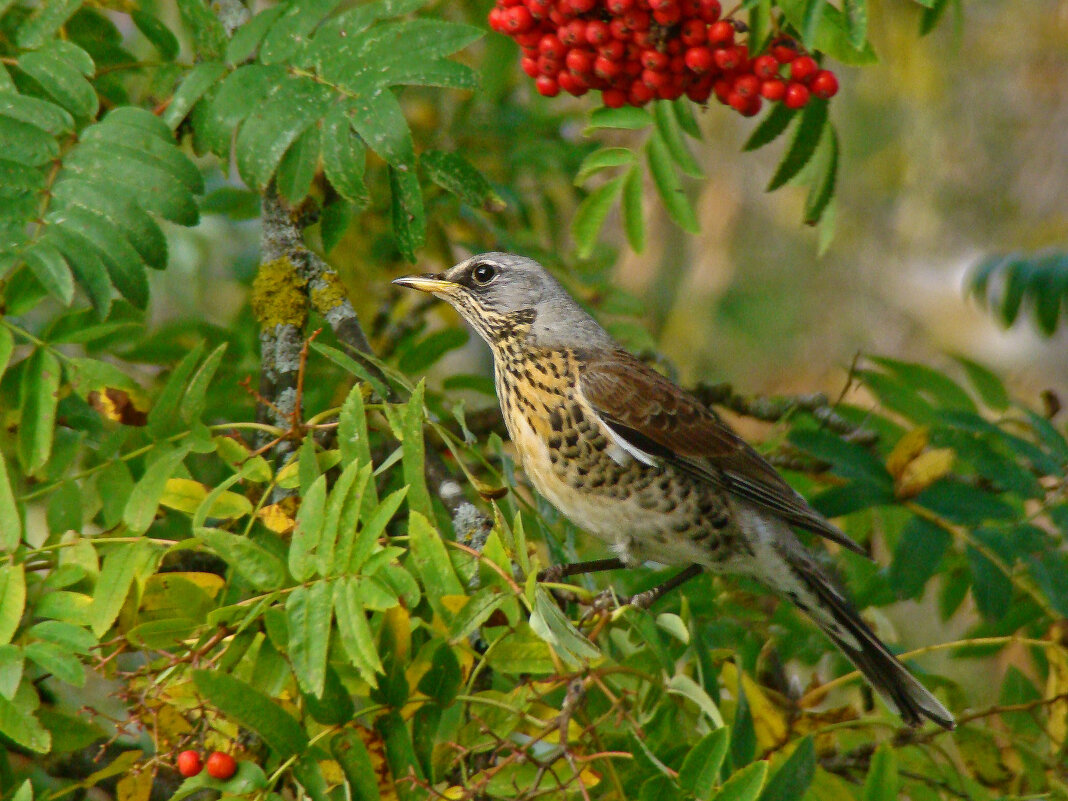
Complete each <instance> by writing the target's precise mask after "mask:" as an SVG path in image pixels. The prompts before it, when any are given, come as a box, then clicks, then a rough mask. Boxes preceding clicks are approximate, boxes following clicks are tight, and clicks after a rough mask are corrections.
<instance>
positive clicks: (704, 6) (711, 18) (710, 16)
mask: <svg viewBox="0 0 1068 801" xmlns="http://www.w3.org/2000/svg"><path fill="white" fill-rule="evenodd" d="M698 8H699V10H700V12H699V13H700V14H701V19H703V20H704V21H705V22H708V23H713V22H715V21H716V20H718V19H719V15H720V13H721V12H722V11H723V7H722V6H721V5H720V3H719V0H700V3H699V4H698Z"/></svg>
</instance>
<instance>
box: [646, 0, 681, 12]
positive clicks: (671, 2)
mask: <svg viewBox="0 0 1068 801" xmlns="http://www.w3.org/2000/svg"><path fill="white" fill-rule="evenodd" d="M649 8H651V9H652V10H653V11H674V10H676V9H677V10H678V11H679V13H680V14H681V13H682V9H681V8H679V3H678V0H649Z"/></svg>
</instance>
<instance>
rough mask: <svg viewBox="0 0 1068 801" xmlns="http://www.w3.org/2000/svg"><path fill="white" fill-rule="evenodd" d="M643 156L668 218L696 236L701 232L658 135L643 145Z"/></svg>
mask: <svg viewBox="0 0 1068 801" xmlns="http://www.w3.org/2000/svg"><path fill="white" fill-rule="evenodd" d="M645 155H646V159H647V161H648V162H649V172H650V173H651V174H652V176H653V184H654V185H655V186H656V191H657V193H658V194H659V195H660V199H661V200H662V201H663V203H664V208H665V209H666V210H667V213H668V216H669V217H671V219H672V220H674V221H675V224H676V225H678V226H679V227H680V228H682V229H683V230H684V231H686V232H687V233H691V234H696V233H698V232H699V231H700V230H701V226H700V225H699V224H698V222H697V215H696V214H694V210H693V206H692V205H691V203H690V200H689V198H688V197H686V194H685V193H684V192H683V190H682V184H680V183H679V178H678V176H677V175H676V174H675V168H674V167H673V166H672V162H671V156H670V155H669V154H668V149H667V145H666V144H665V143H664V140H663V138H662V137H660V136H659V134H655V133H654V134H653V135H652V136H650V137H649V141H648V142H646V144H645Z"/></svg>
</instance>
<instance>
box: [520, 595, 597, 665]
mask: <svg viewBox="0 0 1068 801" xmlns="http://www.w3.org/2000/svg"><path fill="white" fill-rule="evenodd" d="M530 628H531V629H532V630H533V631H534V633H535V634H537V635H538V636H539V637H541V638H542V639H543V640H545V641H546V642H547V643H549V644H550V645H552V646H553V647H554V648H555V650H556V652H557V654H558V655H559V656H561V657H562V658H563V659H564V660H565V661H567V662H570V663H572V664H577V663H579V662H581V661H584V660H589V659H596V658H597V657H599V656H600V655H601V652H600V651H599V650H597V646H595V645H594V644H593V643H591V642H590V641H589V640H588V639H586V637H584V636H583V635H582V634H581V633H580V632H579V631H578V629H576V628H575V626H574V625H573V624H572V623H571V621H570V620H568V619H567V617H565V616H564V613H563V612H561V611H560V607H558V606H557V605H556V604H555V603H554V602H553V601H551V600H549V595H548V591H547V590H545V589H543V588H542V587H538V588H537V590H536V594H535V598H534V611H533V612H532V613H531V615H530Z"/></svg>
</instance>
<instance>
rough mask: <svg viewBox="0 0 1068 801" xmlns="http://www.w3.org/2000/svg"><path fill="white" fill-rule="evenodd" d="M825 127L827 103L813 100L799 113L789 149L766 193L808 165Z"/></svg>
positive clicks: (781, 184)
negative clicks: (799, 116)
mask: <svg viewBox="0 0 1068 801" xmlns="http://www.w3.org/2000/svg"><path fill="white" fill-rule="evenodd" d="M826 127H827V102H826V101H825V100H819V99H815V100H813V101H812V102H811V103H809V104H808V105H807V106H805V109H804V111H802V112H801V120H800V122H799V123H798V124H797V128H795V129H794V136H793V139H792V140H791V141H790V147H789V148H788V149H787V151H786V155H785V156H783V159H782V161H781V162H780V163H779V166H778V168H777V169H776V170H775V174H774V175H773V176H772V178H771V181H769V182H768V187H767V191H768V192H772V191H774V190H776V189H778V188H779V187H780V186H783V185H784V184H785V183H786V182H787V181H789V180H790V179H791V178H793V177H794V176H795V175H797V174H798V173H799V172H800V171H801V168H802V167H804V166H805V165H806V164H808V162H809V160H810V159H811V158H812V155H813V154H814V153H815V152H816V145H818V144H819V141H820V138H821V137H822V136H823V131H824V129H825V128H826Z"/></svg>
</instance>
